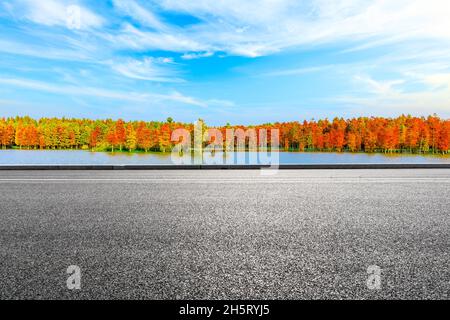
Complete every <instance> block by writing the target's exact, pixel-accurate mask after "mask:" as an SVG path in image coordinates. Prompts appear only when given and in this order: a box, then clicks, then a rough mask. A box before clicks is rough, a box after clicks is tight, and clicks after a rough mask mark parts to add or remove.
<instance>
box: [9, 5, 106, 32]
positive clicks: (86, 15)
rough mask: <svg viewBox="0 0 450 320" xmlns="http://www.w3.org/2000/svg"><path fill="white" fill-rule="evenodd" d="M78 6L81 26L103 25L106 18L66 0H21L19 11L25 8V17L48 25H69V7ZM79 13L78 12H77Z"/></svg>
mask: <svg viewBox="0 0 450 320" xmlns="http://www.w3.org/2000/svg"><path fill="white" fill-rule="evenodd" d="M71 6H72V8H73V7H74V6H76V8H78V9H79V28H80V29H89V28H97V27H100V26H102V25H103V23H104V20H103V18H102V17H100V16H99V15H97V14H95V13H93V12H92V11H91V10H89V9H87V8H86V7H84V6H81V5H78V4H74V3H73V2H69V1H66V0H63V1H57V0H39V1H36V0H19V1H18V6H16V7H15V9H16V10H17V11H22V10H23V16H24V18H26V19H28V20H31V21H33V22H35V23H38V24H42V25H46V26H68V23H69V19H71V18H75V19H78V16H75V17H71V14H73V12H72V13H71V12H70V11H69V8H71ZM76 14H78V12H77V13H76Z"/></svg>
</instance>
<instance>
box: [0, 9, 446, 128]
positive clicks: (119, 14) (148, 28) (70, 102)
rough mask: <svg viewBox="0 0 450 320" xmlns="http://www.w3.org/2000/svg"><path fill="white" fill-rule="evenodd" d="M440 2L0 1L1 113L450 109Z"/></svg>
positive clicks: (228, 114) (235, 115) (240, 119)
mask: <svg viewBox="0 0 450 320" xmlns="http://www.w3.org/2000/svg"><path fill="white" fill-rule="evenodd" d="M449 17H450V1H448V0H388V1H384V0H335V1H330V0H309V1H303V0H249V1H247V0H196V1H192V0H157V1H156V0H155V1H153V0H147V1H143V0H141V1H139V0H109V1H106V0H97V1H83V0H39V1H35V0H0V117H8V116H16V115H29V116H32V117H35V118H39V117H63V116H64V117H79V118H94V119H96V118H102V119H104V118H113V119H118V118H122V119H125V120H165V119H166V118H167V117H172V118H174V119H175V120H176V121H183V122H193V121H195V120H197V119H198V118H202V119H204V120H205V121H206V122H207V123H208V124H212V125H222V124H225V123H227V122H229V123H232V124H258V123H269V122H277V121H280V122H281V121H302V120H310V119H319V118H326V117H327V118H334V117H336V116H338V117H346V118H349V117H358V116H389V117H390V116H398V115H400V114H411V115H418V116H422V115H423V116H427V115H430V114H434V113H436V114H437V115H439V116H441V117H443V118H450V19H449Z"/></svg>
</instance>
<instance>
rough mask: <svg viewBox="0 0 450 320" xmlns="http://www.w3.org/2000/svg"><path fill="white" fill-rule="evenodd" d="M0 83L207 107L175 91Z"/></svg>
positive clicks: (13, 80)
mask: <svg viewBox="0 0 450 320" xmlns="http://www.w3.org/2000/svg"><path fill="white" fill-rule="evenodd" d="M0 84H3V85H8V86H14V87H20V88H24V89H29V90H35V91H42V92H48V93H53V94H61V95H69V96H70V95H72V96H78V97H79V96H88V97H95V98H105V99H113V100H123V101H135V102H136V101H137V102H141V103H143V102H147V103H159V102H164V101H172V102H179V103H183V104H187V105H194V106H198V107H207V103H206V102H203V101H201V100H198V99H195V98H193V97H189V96H185V95H183V94H181V93H179V92H177V91H174V92H172V93H170V94H160V93H141V92H121V91H117V90H110V89H103V88H95V87H82V86H64V85H60V84H50V83H47V82H40V81H33V80H28V79H20V78H6V77H2V78H0Z"/></svg>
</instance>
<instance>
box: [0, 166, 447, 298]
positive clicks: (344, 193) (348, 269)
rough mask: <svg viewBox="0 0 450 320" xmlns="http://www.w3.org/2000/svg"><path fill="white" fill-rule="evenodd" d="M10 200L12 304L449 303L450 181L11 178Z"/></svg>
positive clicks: (3, 212)
mask: <svg viewBox="0 0 450 320" xmlns="http://www.w3.org/2000/svg"><path fill="white" fill-rule="evenodd" d="M0 201H1V204H0V298H2V299H32V298H37V299H81V298H89V299H119V298H120V299H350V298H358V299H379V298H388V299H406V298H412V299H416V298H417V299H419V298H424V299H448V298H449V296H450V254H449V251H450V206H449V205H450V170H439V169H431V170H340V171H339V170H338V171H333V170H307V171H281V172H279V173H278V174H277V175H272V176H261V175H260V172H259V171H256V170H255V171H239V170H233V171H130V172H129V171H76V172H75V171H45V172H44V171H41V172H39V171H27V172H22V171H4V172H1V174H0ZM70 265H77V266H79V267H80V269H81V290H68V289H67V286H66V280H67V278H68V277H69V275H68V274H67V273H66V270H67V268H68V266H70ZM374 265H375V266H378V267H379V268H381V276H380V284H381V288H380V289H379V290H377V289H373V287H372V289H369V288H368V286H367V279H368V277H369V274H368V273H367V268H368V267H369V266H374ZM371 279H375V278H373V276H372V278H371ZM375 283H376V282H375Z"/></svg>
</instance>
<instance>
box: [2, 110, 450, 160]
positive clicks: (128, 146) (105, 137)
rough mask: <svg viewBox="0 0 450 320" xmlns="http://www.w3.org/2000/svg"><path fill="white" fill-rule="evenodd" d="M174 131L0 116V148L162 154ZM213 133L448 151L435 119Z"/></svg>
mask: <svg viewBox="0 0 450 320" xmlns="http://www.w3.org/2000/svg"><path fill="white" fill-rule="evenodd" d="M180 128H182V129H186V130H188V131H189V132H190V133H191V134H193V132H194V124H191V123H180V122H174V121H173V119H172V118H168V119H167V121H165V122H158V121H151V122H144V121H128V122H125V121H123V120H121V119H119V120H111V119H108V120H91V119H68V118H41V119H38V120H36V119H32V118H30V117H15V118H0V145H1V148H3V149H6V148H19V149H85V150H94V151H113V152H114V151H130V152H133V151H143V152H148V151H159V152H167V151H170V150H171V149H172V147H173V146H174V144H175V143H177V142H175V141H171V136H172V132H173V131H174V130H176V129H180ZM204 128H205V130H208V127H206V126H204ZM215 129H218V130H220V131H222V132H223V137H224V139H225V136H226V135H225V131H226V130H227V129H232V130H238V129H242V130H248V129H256V132H259V129H266V130H268V131H269V132H270V130H271V129H278V130H279V132H280V136H279V142H280V147H281V149H283V150H286V151H337V152H343V151H350V152H410V153H448V152H449V149H450V120H449V119H441V118H439V117H438V116H436V115H432V116H428V117H413V116H410V115H407V116H406V115H402V116H399V117H397V118H383V117H359V118H352V119H343V118H335V119H333V120H328V119H322V120H317V121H316V120H311V121H303V122H298V121H293V122H284V123H278V122H277V123H268V124H263V125H256V126H231V125H229V124H227V125H226V126H223V127H215ZM214 143H217V141H214Z"/></svg>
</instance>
